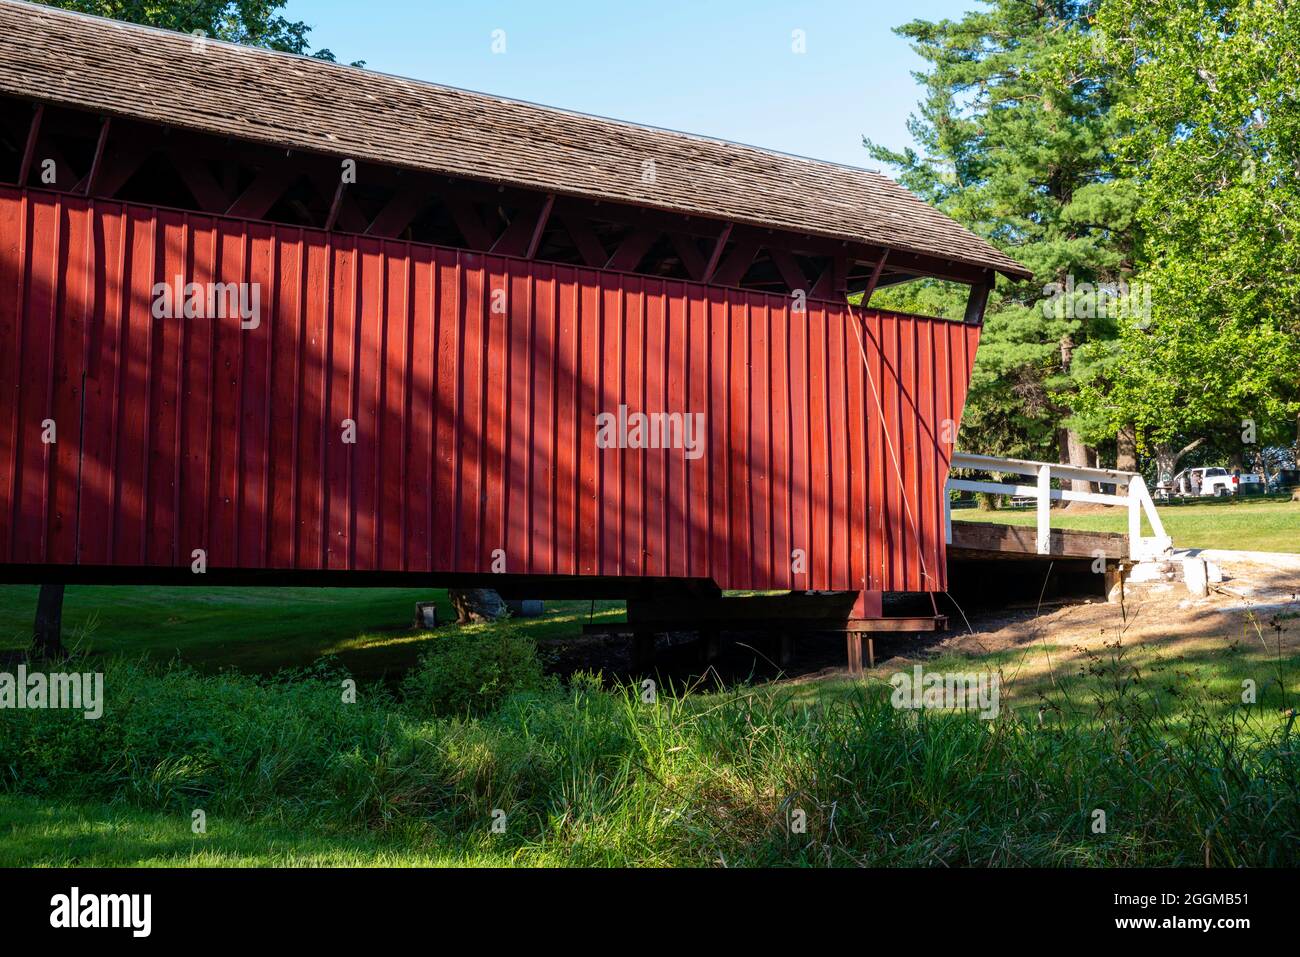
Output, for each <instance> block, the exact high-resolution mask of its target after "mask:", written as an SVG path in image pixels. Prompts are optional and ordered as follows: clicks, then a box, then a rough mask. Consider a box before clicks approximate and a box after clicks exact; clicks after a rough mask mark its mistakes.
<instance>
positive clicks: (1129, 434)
mask: <svg viewBox="0 0 1300 957" xmlns="http://www.w3.org/2000/svg"><path fill="white" fill-rule="evenodd" d="M1115 468H1116V469H1118V470H1119V471H1121V472H1136V471H1137V470H1138V452H1137V429H1136V428H1134V427H1133V426H1132V425H1126V426H1123V427H1122V428H1121V429H1120V430H1119V432H1117V433H1116V434H1115Z"/></svg>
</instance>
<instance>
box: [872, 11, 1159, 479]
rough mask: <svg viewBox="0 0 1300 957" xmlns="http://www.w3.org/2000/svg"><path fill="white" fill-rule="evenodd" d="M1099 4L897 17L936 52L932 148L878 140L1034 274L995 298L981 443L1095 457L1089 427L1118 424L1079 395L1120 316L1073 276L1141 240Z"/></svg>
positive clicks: (983, 354) (1122, 262) (928, 122)
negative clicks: (1100, 58)
mask: <svg viewBox="0 0 1300 957" xmlns="http://www.w3.org/2000/svg"><path fill="white" fill-rule="evenodd" d="M1095 12H1096V3H1095V2H1081V0H1037V2H1030V3H1026V2H1023V0H991V2H990V3H989V5H988V9H987V10H983V11H979V12H973V13H969V14H967V15H966V16H964V17H963V18H962V19H961V20H959V21H952V20H944V21H941V22H938V23H934V22H929V21H923V20H918V21H914V22H912V23H908V24H906V25H904V26H902V27H900V28H898V30H897V32H898V33H899V34H900V35H902V36H904V37H906V38H908V39H909V40H910V41H911V43H912V46H913V49H915V50H916V52H917V53H918V54H920V56H922V57H923V58H924V59H925V60H926V62H927V68H926V69H925V70H924V71H922V72H920V73H918V74H917V77H918V79H919V80H920V81H921V82H922V83H923V84H924V87H925V91H926V92H925V99H924V100H923V101H922V103H921V105H920V111H919V114H917V115H914V116H913V117H912V119H911V121H910V123H909V130H910V132H911V134H912V136H913V138H914V139H915V141H916V142H917V143H918V144H919V145H920V147H921V150H920V152H917V151H915V150H913V149H910V148H909V149H905V150H903V151H901V152H899V151H894V150H890V149H887V148H885V147H882V146H879V145H876V144H873V143H870V142H868V143H867V144H866V145H867V146H868V149H869V150H870V152H871V155H872V156H873V157H874V158H875V159H877V160H881V161H884V162H887V163H890V164H892V165H894V166H896V167H897V168H898V169H899V178H900V180H901V181H902V183H903V184H904V185H905V186H907V187H908V188H910V189H912V190H913V191H914V192H917V193H918V194H920V195H922V196H924V197H926V198H927V199H929V200H930V201H931V202H932V203H934V204H935V205H937V206H938V207H939V208H941V209H943V210H944V211H945V212H947V213H948V214H949V215H951V216H953V217H954V218H956V219H957V220H958V221H960V222H962V223H965V224H967V225H968V226H970V227H971V228H972V229H974V230H975V231H976V232H978V233H981V234H982V235H984V236H985V237H987V238H988V239H989V240H990V241H992V242H993V243H994V244H996V245H998V246H1000V247H1001V248H1003V249H1004V250H1006V251H1007V252H1009V253H1010V254H1011V255H1013V256H1015V257H1016V258H1017V259H1018V260H1020V261H1021V262H1023V263H1024V264H1025V265H1026V266H1028V267H1029V268H1030V269H1032V270H1033V272H1034V274H1035V279H1034V281H1032V282H1023V283H1013V284H1006V285H1004V286H1002V287H1001V288H1000V289H999V291H998V294H996V295H995V296H994V298H993V299H992V300H991V302H990V305H989V309H988V310H987V312H986V321H985V328H984V333H983V342H982V345H981V349H980V353H979V359H978V361H977V363H976V369H975V374H974V376H973V379H972V383H971V393H970V398H969V400H968V404H967V411H966V415H965V424H964V426H963V434H964V438H963V444H964V445H966V446H967V447H971V448H975V449H978V450H979V451H982V452H992V453H1006V454H1020V455H1032V456H1034V457H1049V456H1052V455H1054V454H1060V456H1061V458H1062V459H1066V458H1068V460H1070V461H1073V462H1075V463H1076V464H1087V463H1088V461H1089V460H1090V458H1091V451H1090V450H1089V449H1088V448H1087V444H1086V443H1087V441H1088V440H1091V441H1093V442H1097V441H1100V440H1102V439H1105V438H1107V437H1108V436H1107V435H1106V434H1105V432H1104V430H1105V429H1107V428H1109V423H1108V421H1107V420H1106V419H1105V417H1102V416H1098V415H1096V414H1095V413H1093V412H1092V410H1091V409H1085V408H1084V407H1083V406H1082V405H1081V404H1080V403H1078V402H1077V396H1078V389H1079V384H1080V381H1081V380H1083V381H1096V380H1097V377H1098V373H1099V371H1100V370H1099V369H1097V368H1095V366H1096V365H1097V364H1104V363H1105V362H1106V361H1107V358H1108V356H1107V354H1106V353H1104V352H1094V353H1083V354H1081V353H1080V347H1081V346H1082V345H1084V344H1086V343H1088V342H1091V341H1094V340H1103V341H1104V340H1108V339H1112V338H1113V337H1114V336H1115V335H1116V333H1117V326H1116V323H1115V322H1114V321H1113V320H1112V319H1111V318H1110V317H1108V316H1106V315H1098V314H1097V313H1098V310H1097V309H1095V308H1081V306H1082V305H1083V303H1084V300H1085V299H1087V295H1088V294H1087V293H1086V292H1082V291H1080V292H1076V293H1071V294H1066V293H1064V292H1063V290H1064V289H1066V288H1067V287H1068V288H1070V289H1079V288H1080V287H1084V288H1086V284H1092V285H1094V286H1095V285H1096V284H1101V283H1108V282H1110V283H1114V282H1117V281H1120V280H1125V279H1127V278H1129V277H1131V274H1132V270H1133V264H1134V250H1135V248H1136V245H1137V237H1136V235H1135V233H1134V230H1133V225H1134V209H1135V206H1136V203H1137V197H1136V195H1135V194H1134V191H1133V190H1132V189H1131V187H1130V186H1129V184H1127V183H1125V182H1124V181H1122V180H1120V179H1117V178H1116V177H1115V176H1114V175H1113V173H1112V172H1111V169H1112V166H1113V164H1112V157H1111V145H1112V143H1113V142H1114V141H1115V139H1116V137H1117V134H1118V132H1119V130H1118V129H1117V124H1118V122H1119V121H1118V120H1117V118H1116V116H1115V113H1114V110H1113V105H1114V103H1113V96H1112V93H1111V90H1110V86H1109V83H1108V82H1107V81H1108V78H1107V77H1106V76H1104V75H1099V74H1098V73H1097V71H1096V70H1089V69H1088V68H1087V67H1089V66H1091V65H1093V62H1094V61H1093V57H1092V55H1091V44H1092V37H1091V18H1092V16H1093V15H1094V14H1095ZM1053 284H1056V287H1053ZM1055 288H1059V289H1060V290H1062V292H1061V293H1060V294H1059V295H1058V294H1055V293H1054V291H1053V290H1054V289H1055ZM1049 293H1051V294H1050V295H1049ZM909 295H918V293H915V292H912V291H905V290H902V289H899V290H897V291H894V290H886V291H884V292H882V294H881V299H880V301H881V302H882V303H884V304H887V305H894V304H896V303H897V302H898V301H901V300H902V299H903V298H904V297H907V296H909ZM920 295H929V296H931V297H932V298H933V296H934V295H936V293H932V292H928V293H920ZM953 295H956V293H952V292H950V293H947V296H948V297H951V296H953ZM941 298H942V297H941ZM1048 298H1050V299H1051V300H1052V303H1051V305H1052V308H1051V309H1050V310H1045V309H1044V308H1043V302H1044V301H1045V299H1048ZM951 308H952V305H951V304H950V303H945V314H951V312H950V310H951ZM1110 434H1111V435H1113V434H1114V433H1113V431H1112V432H1111V433H1110Z"/></svg>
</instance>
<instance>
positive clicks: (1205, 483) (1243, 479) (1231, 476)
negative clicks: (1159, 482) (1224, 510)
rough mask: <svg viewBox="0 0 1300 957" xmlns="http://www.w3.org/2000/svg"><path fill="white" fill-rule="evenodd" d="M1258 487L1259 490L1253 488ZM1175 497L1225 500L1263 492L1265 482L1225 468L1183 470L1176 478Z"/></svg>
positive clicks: (1246, 473)
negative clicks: (1244, 494)
mask: <svg viewBox="0 0 1300 957" xmlns="http://www.w3.org/2000/svg"><path fill="white" fill-rule="evenodd" d="M1255 485H1258V486H1259V487H1258V488H1254V487H1253V486H1255ZM1173 491H1174V494H1175V495H1193V496H1196V495H1199V496H1213V497H1214V498H1225V497H1226V496H1228V495H1239V494H1241V493H1243V492H1252V491H1253V492H1263V491H1264V480H1263V479H1262V478H1261V477H1260V476H1258V475H1254V474H1252V473H1248V472H1243V473H1240V474H1237V473H1233V472H1229V471H1228V470H1227V469H1225V468H1196V469H1183V470H1182V471H1181V472H1179V473H1178V474H1177V475H1175V476H1174V481H1173Z"/></svg>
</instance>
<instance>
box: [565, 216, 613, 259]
mask: <svg viewBox="0 0 1300 957" xmlns="http://www.w3.org/2000/svg"><path fill="white" fill-rule="evenodd" d="M561 221H562V222H563V223H564V228H565V231H567V232H568V234H569V238H570V239H572V240H573V245H574V246H576V247H577V248H578V255H579V256H581V257H582V261H583V262H584V263H586V264H587V265H588V266H591V267H592V268H594V269H599V268H602V267H603V266H604V265H605V263H607V262H609V254H608V253H607V252H605V247H604V245H602V244H601V241H600V238H599V237H598V236H597V235H596V232H595V230H593V229H592V228H591V224H590V223H588V222H587V220H586V219H585V218H583V217H582V216H575V215H572V214H568V215H565V216H563V217H561Z"/></svg>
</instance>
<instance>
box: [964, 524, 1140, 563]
mask: <svg viewBox="0 0 1300 957" xmlns="http://www.w3.org/2000/svg"><path fill="white" fill-rule="evenodd" d="M1098 552H1100V553H1101V554H1103V555H1105V557H1106V559H1107V560H1109V561H1128V560H1129V548H1128V536H1127V535H1124V534H1122V533H1120V532H1081V531H1076V530H1074V529H1067V528H1054V529H1052V530H1051V551H1050V552H1049V553H1047V554H1045V555H1040V554H1039V552H1038V545H1037V530H1036V529H1035V528H1034V527H1033V526H1032V525H1001V524H998V523H995V522H964V521H954V522H953V523H952V544H951V545H949V546H948V556H949V557H950V558H967V559H969V558H979V559H997V558H1010V559H1023V558H1044V559H1045V558H1096V557H1097V553H1098Z"/></svg>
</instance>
